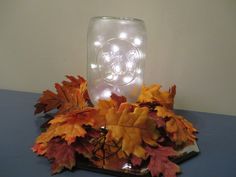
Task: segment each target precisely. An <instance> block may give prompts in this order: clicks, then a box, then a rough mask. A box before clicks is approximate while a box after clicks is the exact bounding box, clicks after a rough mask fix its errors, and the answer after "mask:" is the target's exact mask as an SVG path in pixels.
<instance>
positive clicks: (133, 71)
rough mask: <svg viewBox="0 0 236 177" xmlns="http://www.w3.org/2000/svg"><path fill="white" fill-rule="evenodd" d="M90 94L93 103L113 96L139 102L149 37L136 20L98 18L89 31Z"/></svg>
mask: <svg viewBox="0 0 236 177" xmlns="http://www.w3.org/2000/svg"><path fill="white" fill-rule="evenodd" d="M87 40H88V41H87V42H88V43H87V44H88V47H87V48H88V51H87V52H88V53H87V57H88V61H87V64H88V66H87V79H88V91H89V95H90V98H91V100H92V102H93V103H96V102H97V101H98V100H99V99H107V98H109V97H110V95H111V94H112V93H115V94H117V95H123V96H126V98H127V99H128V101H136V99H137V97H138V95H139V93H140V90H141V87H142V84H143V73H144V60H145V58H146V45H147V36H146V29H145V24H144V22H143V21H142V20H139V19H134V18H117V17H94V18H92V19H91V20H90V23H89V27H88V39H87Z"/></svg>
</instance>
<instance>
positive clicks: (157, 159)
mask: <svg viewBox="0 0 236 177" xmlns="http://www.w3.org/2000/svg"><path fill="white" fill-rule="evenodd" d="M146 151H147V153H148V155H149V156H150V162H149V164H148V166H147V168H148V169H149V171H150V172H151V174H152V176H153V177H159V175H160V174H162V175H163V176H164V177H176V173H179V172H180V168H179V166H178V165H176V164H175V163H173V162H171V161H170V160H169V157H173V156H176V155H177V153H176V152H175V151H174V149H173V148H171V147H162V146H161V147H158V148H156V149H153V148H150V147H147V148H146Z"/></svg>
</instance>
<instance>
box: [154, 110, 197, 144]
mask: <svg viewBox="0 0 236 177" xmlns="http://www.w3.org/2000/svg"><path fill="white" fill-rule="evenodd" d="M156 110H157V116H158V117H161V118H164V119H166V132H167V133H168V135H169V137H170V139H171V140H172V141H173V142H175V143H176V144H177V145H183V144H184V145H188V144H192V143H193V142H194V141H195V140H196V136H195V133H196V132H197V130H196V129H195V128H194V127H193V125H192V123H191V122H189V121H187V120H186V119H185V118H184V117H182V116H179V115H176V114H175V113H174V112H173V111H172V110H168V109H166V108H165V107H160V106H157V108H156Z"/></svg>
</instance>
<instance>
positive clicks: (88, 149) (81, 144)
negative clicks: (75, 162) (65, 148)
mask: <svg viewBox="0 0 236 177" xmlns="http://www.w3.org/2000/svg"><path fill="white" fill-rule="evenodd" d="M74 149H75V151H76V152H77V153H79V154H82V155H83V156H84V157H86V158H91V157H92V156H93V150H94V146H93V144H91V143H90V142H89V141H88V140H86V139H84V140H79V141H78V143H76V144H75V145H74Z"/></svg>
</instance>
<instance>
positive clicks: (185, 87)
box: [0, 0, 236, 115]
mask: <svg viewBox="0 0 236 177" xmlns="http://www.w3.org/2000/svg"><path fill="white" fill-rule="evenodd" d="M93 16H120V17H135V18H140V19H143V20H144V21H145V23H146V28H147V31H148V56H147V58H146V65H145V69H146V70H145V83H146V84H151V83H155V82H158V83H160V84H162V85H163V88H165V89H168V87H169V86H171V85H172V84H176V85H177V96H176V104H175V108H180V109H187V110H195V111H203V112H215V113H220V114H230V115H236V94H235V92H236V79H235V78H236V0H0V89H10V90H19V91H30V92H42V91H43V90H45V89H53V83H54V82H60V81H62V80H63V79H64V76H65V75H67V74H72V75H77V74H80V75H82V76H85V77H86V60H87V49H86V40H87V39H86V38H87V37H86V35H87V27H88V22H89V19H90V18H91V17H93ZM0 99H1V98H0Z"/></svg>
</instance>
